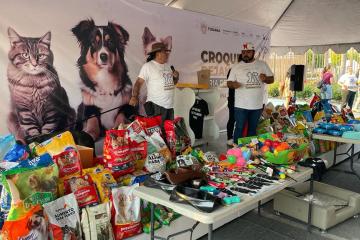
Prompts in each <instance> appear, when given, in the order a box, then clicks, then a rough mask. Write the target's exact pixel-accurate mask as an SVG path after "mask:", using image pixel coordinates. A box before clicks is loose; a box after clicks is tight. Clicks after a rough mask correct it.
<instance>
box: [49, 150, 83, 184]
mask: <svg viewBox="0 0 360 240" xmlns="http://www.w3.org/2000/svg"><path fill="white" fill-rule="evenodd" d="M53 160H54V162H55V163H56V164H57V166H58V167H59V177H60V178H64V177H68V176H72V175H76V174H77V175H81V170H82V167H81V161H80V158H79V153H78V151H76V150H75V149H69V150H65V151H64V152H62V153H60V154H57V155H54V156H53Z"/></svg>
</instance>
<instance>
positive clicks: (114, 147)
mask: <svg viewBox="0 0 360 240" xmlns="http://www.w3.org/2000/svg"><path fill="white" fill-rule="evenodd" d="M103 161H104V165H105V167H106V168H109V169H110V171H111V172H112V174H113V176H114V177H115V178H117V177H119V176H123V175H126V174H128V173H131V172H134V171H135V163H134V158H133V154H132V152H131V151H130V145H129V138H128V136H127V134H126V130H115V129H112V130H108V131H106V136H105V141H104V159H103Z"/></svg>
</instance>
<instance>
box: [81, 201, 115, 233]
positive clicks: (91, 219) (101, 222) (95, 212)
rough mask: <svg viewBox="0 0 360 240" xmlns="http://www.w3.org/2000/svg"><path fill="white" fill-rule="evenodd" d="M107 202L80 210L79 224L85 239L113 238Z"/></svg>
mask: <svg viewBox="0 0 360 240" xmlns="http://www.w3.org/2000/svg"><path fill="white" fill-rule="evenodd" d="M110 220H111V215H110V205H109V203H103V204H100V205H97V206H94V207H86V208H84V209H83V210H82V216H81V226H82V230H83V233H84V237H85V240H113V239H114V235H113V231H112V227H111V221H110Z"/></svg>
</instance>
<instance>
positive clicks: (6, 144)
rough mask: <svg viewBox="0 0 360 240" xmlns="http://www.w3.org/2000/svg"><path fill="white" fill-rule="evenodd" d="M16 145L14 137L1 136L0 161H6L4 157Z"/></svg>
mask: <svg viewBox="0 0 360 240" xmlns="http://www.w3.org/2000/svg"><path fill="white" fill-rule="evenodd" d="M15 144H16V140H15V137H14V135H5V136H0V161H2V160H3V159H4V156H5V155H6V154H7V153H8V152H9V150H10V149H11V148H12V147H13V146H14V145H15Z"/></svg>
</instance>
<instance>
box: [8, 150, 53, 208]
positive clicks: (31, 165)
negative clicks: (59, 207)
mask: <svg viewBox="0 0 360 240" xmlns="http://www.w3.org/2000/svg"><path fill="white" fill-rule="evenodd" d="M58 176H59V170H58V167H57V166H56V164H54V162H53V161H52V159H51V157H50V155H48V154H44V155H42V156H40V157H36V158H34V159H31V160H25V161H22V162H20V163H19V164H18V165H17V166H15V167H14V168H12V169H9V170H6V171H4V172H3V173H2V182H3V185H4V187H5V188H6V190H7V191H8V192H10V194H11V198H12V200H13V201H14V202H16V201H24V206H25V207H26V208H30V207H32V206H34V205H36V204H44V203H47V202H50V201H53V200H55V199H56V198H57V197H58V188H57V186H58Z"/></svg>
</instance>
